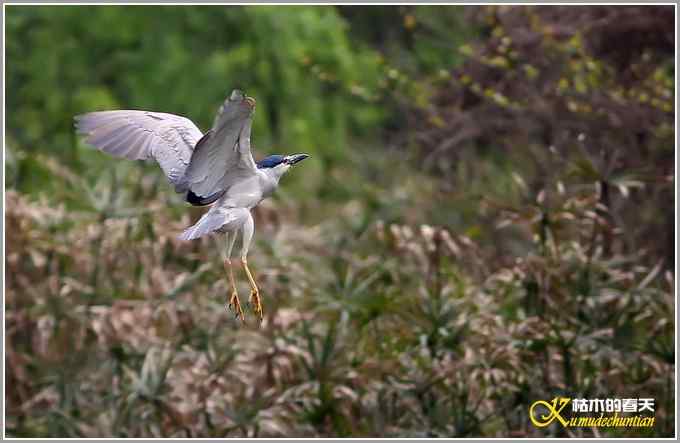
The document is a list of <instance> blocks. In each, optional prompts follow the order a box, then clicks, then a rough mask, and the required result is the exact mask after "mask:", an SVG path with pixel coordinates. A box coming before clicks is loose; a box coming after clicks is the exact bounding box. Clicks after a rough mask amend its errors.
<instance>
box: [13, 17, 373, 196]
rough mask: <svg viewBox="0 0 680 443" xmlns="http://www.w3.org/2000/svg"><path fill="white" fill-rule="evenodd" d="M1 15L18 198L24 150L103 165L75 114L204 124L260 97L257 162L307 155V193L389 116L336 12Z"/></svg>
mask: <svg viewBox="0 0 680 443" xmlns="http://www.w3.org/2000/svg"><path fill="white" fill-rule="evenodd" d="M7 18H8V23H7V33H8V35H9V36H10V38H9V39H8V45H7V60H8V65H9V66H10V70H9V74H10V75H9V76H8V83H7V91H8V97H7V106H8V108H10V109H13V110H14V112H12V113H11V114H10V115H9V118H8V122H7V123H8V125H7V126H8V132H9V135H10V137H11V138H10V143H9V145H10V149H12V151H14V152H18V154H16V159H17V162H18V163H19V164H18V165H17V166H16V170H15V173H14V174H12V176H11V177H8V180H10V182H9V183H10V184H11V185H13V186H15V187H17V188H18V189H21V190H24V191H28V192H31V191H32V190H34V189H35V188H36V187H37V186H35V187H33V178H34V176H33V175H26V174H30V173H31V172H28V171H33V170H34V169H35V167H34V166H33V165H32V164H31V163H30V162H31V161H32V160H31V158H30V157H27V156H25V155H21V153H27V154H35V153H48V154H50V155H53V156H55V157H57V158H58V159H59V161H60V162H62V163H64V164H66V165H69V166H76V167H78V169H80V170H83V171H88V172H89V173H88V179H92V178H94V177H97V176H99V175H100V174H101V173H102V170H103V169H104V168H106V167H108V162H103V161H101V160H100V157H99V156H98V155H97V156H96V157H95V156H93V155H91V154H92V153H91V152H89V150H88V149H87V148H83V147H79V145H78V144H77V143H76V139H75V136H74V134H73V130H72V117H73V116H74V115H76V114H79V113H83V112H88V111H93V110H103V109H120V108H137V109H150V110H159V111H163V112H172V113H176V114H180V115H186V116H188V117H189V118H191V119H192V120H194V121H196V122H197V124H198V125H199V127H202V128H207V127H208V126H209V125H210V124H211V123H212V118H213V116H214V113H215V111H216V109H217V108H218V107H219V105H220V103H221V101H222V100H223V99H224V97H225V96H226V95H227V94H228V93H229V91H231V89H232V88H236V87H238V88H242V89H244V90H246V91H247V92H248V94H250V95H252V96H253V97H256V98H257V99H258V112H257V116H256V118H255V121H254V128H253V133H254V134H255V140H254V142H255V145H256V147H257V150H258V153H259V155H261V156H262V155H265V154H266V153H268V152H277V151H280V152H298V151H299V152H308V153H311V154H312V159H311V161H310V162H309V164H308V167H307V169H308V175H307V179H306V182H305V186H306V187H308V188H311V189H312V190H313V189H315V188H318V187H319V186H320V185H321V184H322V181H323V179H322V176H321V174H322V173H321V168H322V165H323V164H324V163H329V162H330V163H331V164H332V163H337V162H342V159H343V156H344V151H345V150H346V149H347V146H348V144H350V142H351V140H350V139H349V138H348V134H355V136H366V135H369V134H371V133H372V132H373V128H374V127H375V126H377V125H379V124H380V122H381V120H382V119H383V118H384V116H385V112H384V110H382V109H381V108H379V107H378V106H376V105H375V104H374V103H372V102H371V101H368V99H369V98H370V97H369V95H368V94H369V92H370V91H374V90H375V88H376V87H377V86H376V85H377V81H378V77H379V74H380V70H379V66H378V56H377V54H376V53H375V52H374V51H372V50H370V49H368V48H366V47H365V46H364V45H354V44H352V43H351V42H350V40H349V38H348V33H347V25H346V23H345V22H344V21H343V20H342V19H341V18H340V17H339V16H338V14H337V13H336V12H335V10H334V9H333V8H295V7H293V8H283V9H280V8H275V7H248V8H243V7H224V6H219V7H217V6H216V7H212V6H211V7H200V8H183V7H170V6H168V7H145V6H105V7H80V6H77V7H74V6H54V7H24V6H10V7H9V8H8V14H7ZM54 42H59V44H54ZM24 162H29V163H28V164H24ZM43 175H44V171H43ZM292 180H293V181H296V179H295V178H293V179H292ZM49 185H50V182H49V181H46V182H43V183H41V186H40V187H39V189H42V190H47V189H48V188H49ZM300 185H301V183H300ZM32 187H33V189H32Z"/></svg>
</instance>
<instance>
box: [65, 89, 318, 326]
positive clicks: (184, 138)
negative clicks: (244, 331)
mask: <svg viewBox="0 0 680 443" xmlns="http://www.w3.org/2000/svg"><path fill="white" fill-rule="evenodd" d="M254 111H255V100H254V99H253V98H251V97H247V96H245V95H244V94H243V93H242V92H241V91H239V90H234V91H233V92H232V93H231V96H229V98H227V99H226V100H225V102H224V104H223V105H222V106H221V107H220V110H219V112H218V113H217V116H216V117H215V122H214V123H213V127H212V129H210V130H209V131H208V132H206V133H205V134H202V133H201V131H200V130H199V129H198V128H197V127H196V125H195V124H194V123H193V122H192V121H191V120H189V119H187V118H184V117H180V116H177V115H173V114H165V113H161V112H149V111H130V110H121V111H101V112H91V113H88V114H83V115H78V116H76V117H75V121H76V129H77V131H78V133H80V134H83V135H85V136H86V138H85V141H86V142H87V143H89V144H90V145H92V146H94V147H96V148H97V149H99V150H101V151H104V152H107V153H109V154H111V155H114V156H116V157H123V158H127V159H130V160H146V159H154V160H156V161H157V162H158V164H159V165H160V166H161V168H162V169H163V172H165V175H166V176H167V177H168V180H169V181H170V183H172V184H173V185H174V186H175V191H177V192H178V193H186V200H187V201H188V202H189V203H191V204H192V205H195V206H205V205H210V204H212V207H211V208H210V210H209V211H208V212H206V213H205V214H204V215H203V216H202V217H201V219H200V220H199V221H198V222H197V223H196V224H195V225H193V226H191V227H190V228H188V229H186V230H185V231H184V232H183V233H182V234H181V235H180V236H179V238H180V239H182V240H194V239H197V238H199V237H202V236H204V235H207V234H209V233H212V232H221V233H226V235H227V244H226V258H225V261H224V265H225V269H226V270H227V272H228V276H229V284H230V286H231V295H230V297H229V304H228V307H229V309H233V312H234V313H235V315H236V317H237V318H239V317H240V318H241V320H242V321H244V320H245V317H244V315H243V309H242V308H241V303H240V301H239V298H238V293H237V291H236V282H235V281H234V272H233V270H232V263H231V252H232V249H233V247H234V243H235V241H236V237H237V236H238V234H239V233H241V234H242V235H243V248H242V249H241V263H242V265H243V269H244V270H245V273H246V276H247V277H248V283H249V284H250V288H251V293H250V299H249V302H250V304H251V306H252V308H253V311H254V312H255V314H256V315H257V316H258V317H259V319H260V321H262V318H263V312H262V301H261V300H260V293H259V289H258V287H257V283H255V278H254V277H253V274H252V272H250V269H249V268H248V260H247V256H248V247H249V246H250V242H251V240H252V238H253V230H254V223H253V217H252V215H251V214H250V210H251V209H252V208H254V207H255V206H257V205H258V203H260V202H261V201H262V200H263V199H265V198H266V197H269V196H270V195H271V194H272V193H273V192H274V190H276V188H277V187H278V185H279V180H280V179H281V176H283V174H285V173H286V172H287V171H288V169H289V168H290V167H291V166H292V165H294V164H296V163H298V162H300V161H302V160H304V159H306V158H307V157H308V155H307V154H292V155H270V156H269V157H267V158H265V159H263V160H261V161H259V162H255V161H254V160H253V156H252V154H251V152H250V128H251V125H252V121H253V113H254Z"/></svg>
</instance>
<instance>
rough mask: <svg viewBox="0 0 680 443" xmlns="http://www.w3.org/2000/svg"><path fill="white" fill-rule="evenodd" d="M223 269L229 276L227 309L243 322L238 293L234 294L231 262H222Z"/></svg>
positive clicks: (243, 317)
mask: <svg viewBox="0 0 680 443" xmlns="http://www.w3.org/2000/svg"><path fill="white" fill-rule="evenodd" d="M224 268H225V269H226V270H227V273H228V274H229V284H230V285H231V296H230V297H229V304H228V305H227V307H228V308H229V309H230V310H231V311H232V312H233V313H234V314H236V318H237V319H238V318H239V317H241V321H242V322H245V320H246V319H245V316H244V315H243V309H241V302H240V301H239V299H238V292H236V281H235V280H234V270H233V269H232V267H231V260H230V259H228V258H227V259H226V260H224Z"/></svg>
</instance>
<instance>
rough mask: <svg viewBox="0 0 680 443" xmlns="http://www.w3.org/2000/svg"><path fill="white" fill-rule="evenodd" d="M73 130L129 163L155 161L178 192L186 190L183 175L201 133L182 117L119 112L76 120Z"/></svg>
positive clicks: (91, 142)
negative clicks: (132, 161)
mask: <svg viewBox="0 0 680 443" xmlns="http://www.w3.org/2000/svg"><path fill="white" fill-rule="evenodd" d="M75 121H76V123H75V124H76V129H77V131H78V133H79V134H83V135H85V136H86V138H85V141H86V142H87V143H88V144H90V145H92V146H94V147H96V148H97V149H99V150H101V151H104V152H107V153H109V154H111V155H114V156H116V157H123V158H127V159H130V160H148V159H155V160H156V161H157V162H158V164H159V165H160V166H161V168H162V169H163V172H165V175H166V176H167V177H168V180H169V181H170V183H172V184H173V185H175V189H176V190H177V192H183V191H186V189H187V183H186V181H185V179H184V177H185V172H186V169H187V167H188V166H189V162H190V161H191V153H192V151H193V149H194V146H195V145H196V143H197V142H198V141H199V140H200V139H201V137H202V136H203V134H202V133H201V131H200V130H199V129H198V128H197V127H196V125H195V124H194V123H193V122H192V121H191V120H189V119H187V118H185V117H180V116H178V115H173V114H166V113H163V112H150V111H137V110H121V111H100V112H90V113H87V114H82V115H78V116H76V117H75Z"/></svg>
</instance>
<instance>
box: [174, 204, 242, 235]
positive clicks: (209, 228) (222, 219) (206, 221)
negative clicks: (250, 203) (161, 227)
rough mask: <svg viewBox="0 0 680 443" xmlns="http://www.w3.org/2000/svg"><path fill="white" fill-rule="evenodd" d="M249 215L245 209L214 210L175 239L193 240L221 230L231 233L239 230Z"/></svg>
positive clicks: (213, 208)
mask: <svg viewBox="0 0 680 443" xmlns="http://www.w3.org/2000/svg"><path fill="white" fill-rule="evenodd" d="M249 215H250V213H249V212H248V210H247V209H245V208H217V209H216V208H215V206H213V207H212V208H211V209H210V211H208V212H206V213H205V214H203V217H201V218H200V220H198V222H196V224H195V225H193V226H191V227H189V228H187V229H186V230H184V232H182V233H181V234H180V235H179V236H178V237H177V238H179V239H180V240H195V239H197V238H200V237H203V236H204V235H207V234H210V233H211V232H215V231H218V230H221V229H223V228H224V229H225V230H228V231H232V230H234V229H237V228H239V227H240V226H241V225H242V224H243V222H244V221H245V220H246V219H247V217H248V216H249Z"/></svg>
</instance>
